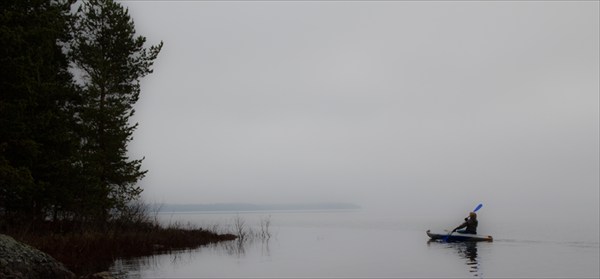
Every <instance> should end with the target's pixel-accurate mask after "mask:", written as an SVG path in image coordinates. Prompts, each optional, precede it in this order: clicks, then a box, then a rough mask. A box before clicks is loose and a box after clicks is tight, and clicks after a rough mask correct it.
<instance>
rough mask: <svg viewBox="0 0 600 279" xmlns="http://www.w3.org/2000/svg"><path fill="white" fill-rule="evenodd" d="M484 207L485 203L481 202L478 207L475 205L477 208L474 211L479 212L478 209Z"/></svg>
mask: <svg viewBox="0 0 600 279" xmlns="http://www.w3.org/2000/svg"><path fill="white" fill-rule="evenodd" d="M482 207H483V204H482V203H480V204H479V205H478V206H477V207H475V209H474V210H473V212H477V210H479V209H481V208H482Z"/></svg>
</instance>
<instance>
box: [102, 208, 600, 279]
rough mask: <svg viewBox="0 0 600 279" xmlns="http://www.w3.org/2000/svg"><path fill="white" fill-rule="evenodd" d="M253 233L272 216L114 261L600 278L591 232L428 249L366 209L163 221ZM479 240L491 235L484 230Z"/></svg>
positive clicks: (417, 235)
mask: <svg viewBox="0 0 600 279" xmlns="http://www.w3.org/2000/svg"><path fill="white" fill-rule="evenodd" d="M238 216H239V217H240V218H242V219H243V220H244V221H245V222H246V224H247V225H248V226H249V227H252V229H254V230H255V231H256V230H258V225H259V223H260V220H265V219H266V218H268V217H269V216H270V220H271V226H270V231H271V233H272V237H271V238H270V239H269V240H268V241H266V240H261V239H254V240H250V241H246V242H244V243H238V242H237V241H231V242H225V243H220V244H215V245H210V246H205V247H202V248H199V249H195V250H188V251H180V252H174V253H171V254H165V255H157V256H152V257H143V258H137V259H129V260H118V261H116V262H115V264H114V265H113V266H112V267H111V272H113V273H115V274H116V275H119V277H123V278H198V277H209V278H220V277H229V278H231V277H238V278H239V277H277V278H281V277H321V278H323V277H363V278H365V277H367V278H373V277H388V278H389V277H392V278H403V277H410V278H415V277H426V278H432V277H443V278H448V277H461V278H465V277H467V278H468V277H473V278H486V277H487V278H497V277H518V278H532V277H533V278H552V277H555V278H598V277H599V276H600V267H599V258H600V256H599V255H600V252H599V244H598V234H597V231H594V232H591V233H590V234H588V235H587V237H578V238H577V239H569V237H568V236H569V233H568V229H567V233H566V234H565V233H564V232H560V230H550V231H546V233H544V234H534V233H532V232H531V231H535V230H534V229H533V228H532V229H531V230H525V231H529V232H523V231H524V230H519V233H517V232H515V231H510V230H501V229H498V230H495V231H494V233H489V234H492V235H494V237H495V241H494V242H492V243H438V242H428V237H427V235H425V230H426V229H428V228H433V229H438V228H436V227H435V226H431V221H427V222H425V221H419V220H410V219H407V218H400V217H384V216H382V215H381V214H377V215H374V214H368V213H366V212H363V211H345V212H331V211H330V212H279V213H278V212H270V213H268V212H261V213H241V214H230V213H222V214H214V213H213V214H203V213H183V214H182V213H177V214H161V215H160V216H159V217H160V218H161V221H162V222H164V223H169V222H182V223H188V222H189V223H190V224H196V225H202V226H205V227H215V226H216V227H217V229H220V230H227V229H229V228H228V226H229V225H231V224H233V220H234V219H235V218H237V217H238ZM481 230H482V229H481V228H480V233H482V234H488V232H483V231H481Z"/></svg>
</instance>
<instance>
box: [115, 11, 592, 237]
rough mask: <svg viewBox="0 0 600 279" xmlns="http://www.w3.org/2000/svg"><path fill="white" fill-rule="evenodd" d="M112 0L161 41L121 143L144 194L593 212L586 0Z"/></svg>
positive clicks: (176, 198) (180, 199) (198, 199)
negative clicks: (139, 162)
mask: <svg viewBox="0 0 600 279" xmlns="http://www.w3.org/2000/svg"><path fill="white" fill-rule="evenodd" d="M122 3H123V4H124V5H126V6H128V7H129V8H130V13H131V14H132V16H133V18H134V20H135V23H136V29H137V31H138V33H139V34H142V35H144V36H146V37H147V38H148V41H149V43H152V44H156V43H158V42H159V41H160V40H163V41H164V42H165V45H164V48H163V51H162V52H161V54H160V56H159V58H158V59H157V61H156V63H155V66H154V68H155V72H154V74H152V75H151V76H148V77H147V78H145V79H144V80H143V81H142V94H141V98H140V101H139V102H138V104H137V105H136V115H135V117H134V120H135V121H137V122H139V123H140V126H139V128H138V130H137V131H136V133H135V135H134V137H135V138H134V141H133V142H132V143H131V144H130V150H131V154H132V158H141V157H143V156H145V160H144V163H143V166H144V168H146V169H149V173H148V175H147V177H146V178H145V179H144V180H143V181H142V182H141V184H140V185H141V186H142V187H143V189H144V193H143V196H144V198H145V199H146V200H148V201H151V202H163V203H219V202H250V203H282V202H322V201H339V202H354V203H357V204H360V205H362V206H363V207H365V208H379V209H395V210H397V211H398V212H400V213H399V214H420V213H422V214H424V213H426V212H439V213H440V214H449V213H448V212H452V213H450V214H456V212H458V214H459V215H460V216H462V215H463V214H464V212H466V211H468V210H470V209H472V208H473V207H474V206H475V205H476V204H478V203H479V202H482V203H484V204H485V209H486V210H487V211H486V212H487V214H490V215H491V214H495V215H498V216H500V215H513V216H514V215H515V214H517V213H519V214H521V215H522V214H526V215H529V214H537V215H538V216H543V215H546V216H552V218H554V217H557V216H558V217H560V218H573V217H574V216H578V218H579V217H581V218H585V219H589V220H591V222H592V224H596V226H597V222H598V210H599V209H598V204H599V172H598V169H599V147H598V146H599V136H598V130H599V129H598V126H599V120H598V119H599V113H598V111H599V90H600V89H599V78H598V76H599V59H600V58H599V35H598V34H599V12H598V10H599V4H598V2H597V1H595V2H594V1H590V2H558V1H546V2H544V1H530V2H513V1H506V2H503V1H473V2H471V1H466V2H465V1H457V2H451V1H434V2H429V1H426V2H412V1H398V2H393V1H391V2H388V1H383V2H354V1H352V2H343V1H340V2H337V1H333V2H318V1H309V2H297V1H281V2H277V1H264V2H262V1H258V2H245V1H233V2H210V1H209V2H204V1H179V2H174V1H173V2H171V1H140V2H136V1H133V2H122ZM549 218H550V217H549ZM594 219H595V221H594ZM594 222H595V223H594Z"/></svg>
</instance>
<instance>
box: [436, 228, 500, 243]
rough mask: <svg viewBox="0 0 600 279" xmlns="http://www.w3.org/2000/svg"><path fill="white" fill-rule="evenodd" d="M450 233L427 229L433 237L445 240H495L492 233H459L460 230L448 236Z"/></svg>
mask: <svg viewBox="0 0 600 279" xmlns="http://www.w3.org/2000/svg"><path fill="white" fill-rule="evenodd" d="M449 234H450V232H449V231H447V230H444V232H443V233H434V232H431V230H427V235H428V236H429V237H430V238H431V239H435V240H438V239H439V240H445V241H449V242H452V241H490V242H491V241H493V240H494V239H493V238H492V236H491V235H481V234H468V233H459V232H453V233H452V234H450V236H448V235H449ZM446 238H447V239H446Z"/></svg>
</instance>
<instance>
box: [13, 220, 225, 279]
mask: <svg viewBox="0 0 600 279" xmlns="http://www.w3.org/2000/svg"><path fill="white" fill-rule="evenodd" d="M2 233H5V234H8V235H10V236H12V237H13V238H15V239H17V240H19V241H21V242H24V243H27V244H29V245H31V246H33V247H35V248H37V249H39V250H41V251H44V252H46V253H48V254H49V255H51V256H52V257H54V258H55V259H56V260H58V261H60V262H62V263H63V264H65V266H67V268H69V269H70V270H71V271H73V272H75V273H76V274H77V275H80V276H82V275H87V274H91V273H95V272H100V271H105V270H107V269H108V268H109V266H110V265H111V264H112V263H113V261H114V260H115V259H117V258H127V257H137V256H145V255H152V254H156V253H164V252H168V251H173V250H182V249H193V248H197V247H199V246H201V245H205V244H209V243H215V242H219V241H227V240H234V239H236V236H235V235H233V234H217V233H214V232H211V231H208V230H205V229H202V228H198V227H191V226H182V225H178V224H174V225H169V226H167V227H164V226H161V225H159V224H158V222H156V221H148V220H144V221H136V222H132V221H129V222H124V221H123V220H115V221H110V222H106V223H103V224H101V225H98V224H96V225H86V226H81V225H80V224H75V223H69V222H60V223H59V222H54V223H53V222H44V223H42V224H36V225H35V226H31V225H29V226H27V227H25V226H21V227H15V226H12V227H11V228H10V229H7V230H5V231H4V232H2Z"/></svg>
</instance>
